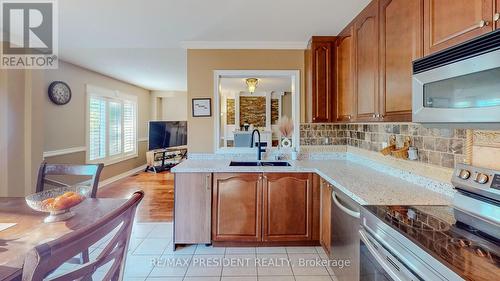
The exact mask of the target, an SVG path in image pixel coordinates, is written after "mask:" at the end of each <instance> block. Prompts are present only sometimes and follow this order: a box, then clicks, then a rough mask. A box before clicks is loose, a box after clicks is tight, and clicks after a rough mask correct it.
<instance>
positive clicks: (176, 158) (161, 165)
mask: <svg viewBox="0 0 500 281" xmlns="http://www.w3.org/2000/svg"><path fill="white" fill-rule="evenodd" d="M186 155H187V148H186V147H172V148H164V149H156V150H151V151H148V152H146V161H147V166H146V170H145V172H149V171H151V172H155V173H158V172H163V171H170V169H171V168H172V167H175V166H176V165H177V164H179V163H181V162H182V160H183V159H184V158H186Z"/></svg>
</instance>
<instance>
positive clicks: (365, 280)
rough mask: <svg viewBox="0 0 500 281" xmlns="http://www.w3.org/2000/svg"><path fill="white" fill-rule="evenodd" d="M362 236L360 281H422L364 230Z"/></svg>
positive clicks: (360, 233)
mask: <svg viewBox="0 0 500 281" xmlns="http://www.w3.org/2000/svg"><path fill="white" fill-rule="evenodd" d="M359 235H360V240H361V241H360V271H359V280H360V281H417V280H422V279H420V278H418V277H417V276H416V275H414V274H413V272H412V271H410V270H409V269H408V268H407V267H406V266H405V265H404V264H403V263H401V262H400V260H399V259H398V258H396V257H395V256H394V255H393V254H392V253H391V252H390V251H389V250H387V249H386V248H385V247H384V246H383V244H382V243H381V242H379V241H378V240H377V239H376V238H375V237H374V236H372V235H371V234H370V233H369V232H367V231H366V230H364V229H361V230H360V231H359Z"/></svg>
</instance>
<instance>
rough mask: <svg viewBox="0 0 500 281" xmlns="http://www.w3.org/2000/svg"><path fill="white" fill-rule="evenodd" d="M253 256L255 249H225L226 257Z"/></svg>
mask: <svg viewBox="0 0 500 281" xmlns="http://www.w3.org/2000/svg"><path fill="white" fill-rule="evenodd" d="M239 254H254V255H255V247H227V248H226V255H239Z"/></svg>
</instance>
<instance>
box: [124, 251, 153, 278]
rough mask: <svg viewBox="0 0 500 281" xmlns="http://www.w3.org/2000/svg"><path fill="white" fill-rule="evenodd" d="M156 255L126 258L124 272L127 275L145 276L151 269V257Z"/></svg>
mask: <svg viewBox="0 0 500 281" xmlns="http://www.w3.org/2000/svg"><path fill="white" fill-rule="evenodd" d="M154 258H157V256H133V255H129V256H128V257H127V260H126V265H125V274H124V276H127V277H147V276H148V275H149V273H151V270H152V269H153V262H152V261H153V259H154Z"/></svg>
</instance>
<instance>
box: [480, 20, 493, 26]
mask: <svg viewBox="0 0 500 281" xmlns="http://www.w3.org/2000/svg"><path fill="white" fill-rule="evenodd" d="M489 24H490V22H489V21H487V20H481V21H479V27H485V26H488V25H489Z"/></svg>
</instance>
